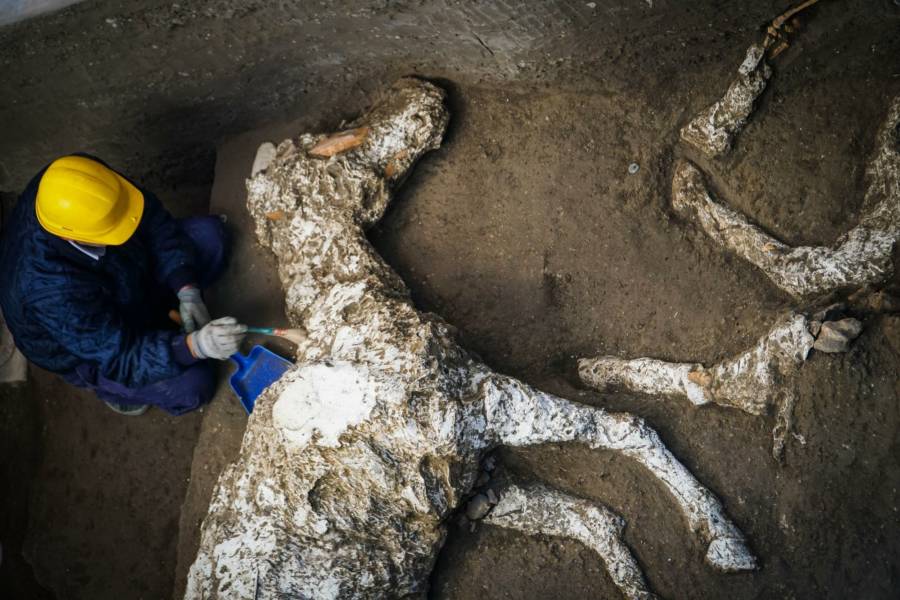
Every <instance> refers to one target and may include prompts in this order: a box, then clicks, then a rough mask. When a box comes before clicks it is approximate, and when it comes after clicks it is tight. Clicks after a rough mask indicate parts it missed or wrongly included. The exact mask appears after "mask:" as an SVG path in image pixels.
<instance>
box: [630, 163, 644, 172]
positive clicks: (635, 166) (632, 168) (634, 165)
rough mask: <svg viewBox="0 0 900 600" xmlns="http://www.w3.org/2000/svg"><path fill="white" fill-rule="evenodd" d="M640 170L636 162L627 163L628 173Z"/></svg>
mask: <svg viewBox="0 0 900 600" xmlns="http://www.w3.org/2000/svg"><path fill="white" fill-rule="evenodd" d="M640 170H641V165H639V164H637V163H631V164H630V165H628V173H629V174H630V175H634V174H635V173H637V172H638V171H640Z"/></svg>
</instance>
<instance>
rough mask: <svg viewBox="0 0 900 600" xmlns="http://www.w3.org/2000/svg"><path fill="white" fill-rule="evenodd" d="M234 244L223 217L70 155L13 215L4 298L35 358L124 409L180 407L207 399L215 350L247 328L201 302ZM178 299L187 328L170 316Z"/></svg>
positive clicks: (4, 245) (44, 174)
mask: <svg viewBox="0 0 900 600" xmlns="http://www.w3.org/2000/svg"><path fill="white" fill-rule="evenodd" d="M225 253H226V243H225V232H224V228H223V224H222V221H221V220H220V219H219V218H218V217H215V216H206V217H194V218H189V219H182V220H176V219H174V218H173V217H172V216H171V215H170V214H169V213H168V212H167V211H166V210H165V209H164V208H163V206H162V204H161V203H160V202H159V200H158V199H157V198H156V196H154V195H153V194H152V193H150V192H148V191H146V190H143V189H140V188H138V187H137V186H135V185H134V184H133V183H131V182H130V181H129V180H127V179H126V178H124V177H123V176H121V175H120V174H119V173H117V172H115V171H113V170H112V169H110V168H109V167H108V166H107V165H106V164H105V163H103V162H102V161H100V160H98V159H95V158H93V157H89V156H86V155H73V156H65V157H62V158H60V159H57V160H56V161H54V162H53V163H51V164H50V165H49V166H48V167H46V168H45V169H43V170H42V171H41V172H40V173H38V174H37V175H36V176H35V177H34V178H33V179H32V180H31V182H30V183H29V184H28V187H27V188H26V189H25V191H24V192H23V194H22V195H21V196H20V198H19V201H18V204H17V205H16V207H15V208H14V210H13V211H12V215H11V217H10V219H9V220H8V221H7V222H6V223H5V224H4V229H3V232H2V235H0V308H2V310H3V315H4V318H5V320H6V323H7V326H8V327H9V330H10V331H11V332H12V334H13V337H14V338H15V341H16V345H17V346H18V348H19V349H20V350H21V351H22V353H23V354H24V355H25V356H26V357H27V358H28V359H29V360H31V361H32V362H33V363H35V364H36V365H38V366H40V367H42V368H44V369H47V370H48V371H52V372H54V373H58V374H60V375H62V376H63V377H64V378H65V379H66V380H67V381H69V382H70V383H73V384H75V385H77V386H80V387H85V388H89V389H92V390H94V392H95V393H96V394H97V396H98V397H100V398H101V399H102V400H104V401H105V402H106V403H107V404H108V405H109V406H110V407H111V408H113V409H114V410H116V411H118V412H121V413H123V414H134V415H136V414H141V413H143V412H144V411H145V410H146V409H147V406H148V405H156V406H159V407H160V408H162V409H164V410H166V411H167V412H169V413H170V414H174V415H178V414H182V413H185V412H188V411H191V410H194V409H196V408H198V407H199V406H201V405H202V404H204V403H206V402H207V401H209V399H210V398H211V397H212V395H213V393H214V391H215V373H214V369H213V367H212V365H211V364H209V361H207V360H205V359H210V358H212V359H219V360H224V359H226V358H227V357H228V356H230V355H231V354H233V353H234V352H236V351H237V349H238V346H239V345H240V343H241V340H242V339H243V336H244V333H245V332H246V327H245V326H244V325H241V324H239V323H238V322H237V321H236V320H235V319H233V318H231V317H225V318H222V319H217V320H215V321H210V317H209V312H208V311H207V308H206V305H205V304H204V302H203V297H202V294H201V289H202V288H203V287H205V286H207V285H209V284H210V283H211V282H212V281H213V280H214V279H215V278H216V277H218V276H219V275H220V274H221V271H222V270H223V268H224V264H225ZM176 307H177V308H178V312H179V313H180V316H181V320H182V322H183V324H184V332H182V331H181V330H180V329H179V328H178V327H177V326H176V325H175V324H174V323H173V322H172V321H171V319H169V317H168V314H169V311H170V309H174V308H176Z"/></svg>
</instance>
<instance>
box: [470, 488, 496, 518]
mask: <svg viewBox="0 0 900 600" xmlns="http://www.w3.org/2000/svg"><path fill="white" fill-rule="evenodd" d="M490 511H491V503H490V501H489V500H488V498H487V496H485V495H484V494H478V495H477V496H475V497H473V498H472V499H471V500H469V504H468V506H466V516H467V517H469V519H470V520H472V521H478V520H479V519H483V518H484V517H485V515H487V514H488V513H489V512H490Z"/></svg>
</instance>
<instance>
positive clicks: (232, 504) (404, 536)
mask: <svg viewBox="0 0 900 600" xmlns="http://www.w3.org/2000/svg"><path fill="white" fill-rule="evenodd" d="M443 99H444V94H443V91H442V90H440V89H439V88H437V87H436V86H434V85H431V84H429V83H426V82H422V81H419V80H416V79H404V80H401V81H400V82H398V83H397V84H395V85H394V86H393V87H392V88H391V90H389V92H388V93H387V95H386V96H385V98H384V100H383V101H382V102H381V103H379V104H378V105H376V106H375V107H374V108H373V109H372V110H370V111H369V112H368V113H367V114H366V115H364V116H363V117H362V118H361V119H360V120H359V121H358V122H357V123H354V124H351V127H363V126H365V127H368V128H369V129H368V131H369V133H368V137H367V138H366V139H365V141H364V142H363V143H362V144H361V145H360V146H358V147H356V148H353V149H351V150H349V151H346V152H344V153H341V154H338V155H336V156H333V157H331V158H328V159H318V158H313V157H311V156H309V155H308V153H307V151H308V150H309V149H310V148H312V147H313V146H314V145H315V144H317V143H319V142H321V141H322V140H323V139H324V138H325V137H326V136H323V135H308V134H307V135H301V136H299V137H298V138H296V139H294V140H287V141H285V142H282V143H281V144H279V145H278V146H277V148H276V150H275V152H274V155H272V153H271V149H268V148H266V149H264V150H263V152H264V153H265V155H264V156H263V157H262V158H261V159H260V160H259V161H258V162H257V165H256V167H255V168H254V171H255V174H254V175H253V177H251V179H250V180H248V182H247V188H248V200H247V205H248V209H249V211H250V213H251V215H252V216H253V219H254V221H255V223H256V232H257V236H258V238H259V240H260V242H261V243H262V244H263V245H264V246H266V247H268V248H269V249H271V250H272V252H273V253H274V254H275V257H276V259H277V263H278V271H279V277H280V279H281V282H282V286H283V288H284V290H285V296H286V304H287V309H288V316H289V319H290V321H291V323H292V325H293V326H294V327H303V328H305V330H306V333H307V337H306V339H305V340H304V341H303V343H301V344H300V346H299V348H298V351H297V356H296V359H297V367H296V368H295V369H293V370H291V371H289V372H288V373H287V374H286V375H285V376H284V377H283V378H282V379H281V380H280V381H279V382H277V383H276V384H275V385H273V386H272V387H270V388H269V389H268V390H267V391H266V392H265V393H264V394H263V395H262V396H261V397H260V398H259V399H258V401H257V404H256V408H255V410H254V412H253V414H252V415H251V416H250V419H249V422H248V426H247V431H246V434H245V437H244V440H243V444H242V448H241V453H240V456H239V458H238V460H237V461H236V462H235V463H234V464H233V465H231V466H230V467H229V468H228V469H226V471H225V472H224V473H223V474H222V476H221V477H220V479H219V482H218V485H217V487H216V491H215V493H214V495H213V498H212V501H211V503H210V507H209V512H208V514H207V517H206V519H205V520H204V522H203V526H202V530H201V541H200V549H199V551H198V554H197V558H196V560H195V562H194V564H193V565H192V567H191V570H190V573H189V578H188V585H187V591H186V597H187V598H203V599H211V598H253V599H255V600H260V599H269V598H272V599H274V598H279V599H281V598H317V599H320V598H342V599H343V598H419V597H424V596H425V594H426V591H427V582H428V576H429V573H430V572H431V569H432V567H433V565H434V561H435V559H436V556H437V553H438V550H439V549H440V547H441V545H442V543H443V540H444V536H445V522H446V519H447V517H448V516H449V515H450V514H451V512H452V511H454V510H455V509H456V508H457V507H458V506H460V504H461V503H462V502H463V501H464V500H465V498H466V497H467V495H468V494H470V492H471V491H472V488H473V486H474V483H475V481H476V479H477V476H478V474H479V469H480V463H481V460H482V459H483V458H484V456H485V455H486V454H487V453H488V452H490V451H491V450H493V449H495V448H496V447H498V446H499V445H504V444H505V445H517V446H522V445H532V444H540V443H544V442H566V441H571V442H579V443H584V444H587V445H589V446H590V447H592V448H605V449H608V450H611V451H615V452H621V453H623V454H625V455H626V456H629V457H631V458H633V459H634V460H636V461H638V462H639V463H640V464H642V465H643V466H644V467H645V468H646V470H647V472H648V473H649V474H650V475H652V476H654V477H656V478H657V479H659V480H660V481H661V482H662V483H663V484H664V486H665V488H666V489H667V490H668V491H670V492H671V496H672V500H673V501H674V502H675V503H676V504H677V506H678V508H679V509H680V511H681V512H682V513H683V514H684V515H685V517H686V519H687V522H688V524H689V526H690V528H691V530H692V531H693V532H694V533H695V535H696V536H697V538H698V539H699V540H700V542H701V543H702V544H703V547H704V551H705V552H706V557H707V561H708V562H709V563H710V564H711V565H712V566H713V567H715V568H717V569H720V570H723V571H734V570H748V569H753V568H755V566H756V563H755V559H754V557H753V555H752V554H751V553H750V551H749V549H748V548H747V546H746V543H745V542H744V538H743V536H742V535H741V533H740V531H738V529H737V528H736V527H735V526H734V525H733V524H732V522H731V521H730V520H729V518H728V517H727V515H726V514H725V512H724V509H723V507H722V504H721V503H720V502H719V500H718V499H717V498H716V497H715V496H714V495H713V494H712V493H711V492H710V491H709V490H707V489H706V488H705V487H704V486H703V485H702V484H700V483H699V482H698V481H697V479H696V478H695V477H694V476H693V475H692V474H691V473H690V472H689V471H688V470H687V469H686V468H685V467H684V466H683V465H682V464H681V463H679V462H678V460H677V459H676V458H675V457H674V456H673V455H672V454H671V453H670V452H669V451H668V449H666V447H665V446H664V445H663V443H662V441H661V440H660V439H659V436H658V435H657V434H656V432H655V431H653V430H652V429H651V428H649V427H648V426H647V425H646V424H645V423H644V422H643V421H642V420H640V419H638V418H636V417H634V416H632V415H627V414H612V413H607V412H606V411H604V410H601V409H598V408H593V407H590V406H586V405H581V404H576V403H573V402H569V401H567V400H564V399H562V398H558V397H555V396H552V395H549V394H544V393H542V392H540V391H538V390H535V389H533V388H531V387H529V386H527V385H525V384H523V383H521V382H519V381H517V380H515V379H512V378H509V377H505V376H502V375H499V374H496V373H494V372H493V371H491V370H490V369H489V368H488V367H486V366H485V365H483V364H481V363H479V362H478V361H477V360H475V359H474V358H473V357H472V356H471V355H470V354H468V353H467V352H466V351H465V350H463V349H462V348H460V347H459V346H458V345H457V344H456V342H455V340H454V337H453V331H452V329H451V328H450V327H449V326H448V325H447V324H446V323H444V322H443V321H442V320H440V319H439V318H438V317H437V316H435V315H432V314H428V313H422V312H419V311H417V310H416V309H415V307H414V306H413V305H412V303H411V301H410V299H409V294H408V291H407V289H406V287H405V285H404V284H403V282H402V281H401V280H400V278H399V277H398V276H397V275H396V274H395V273H394V272H393V271H392V270H391V269H390V268H389V267H388V266H387V265H386V264H385V263H384V262H383V260H382V259H381V258H380V257H379V256H378V255H377V254H376V253H375V251H374V250H373V248H372V247H371V245H370V244H369V243H368V241H367V240H366V238H365V235H364V229H365V228H366V227H368V226H370V225H372V224H373V223H374V222H376V221H377V220H378V219H379V218H380V217H381V215H382V214H383V212H384V210H385V209H386V207H387V204H388V201H389V200H390V197H391V193H392V191H393V190H394V189H395V188H396V186H397V185H398V184H399V183H400V182H401V181H402V180H403V178H404V177H405V176H406V174H407V172H408V171H409V169H410V168H411V167H412V165H413V164H414V163H415V162H416V160H418V159H419V158H420V157H421V156H422V155H423V154H424V153H425V152H427V151H428V150H431V149H434V148H437V147H438V145H439V144H440V141H441V138H442V136H443V133H444V130H445V128H446V124H447V120H448V114H447V110H446V108H445V106H444V102H443ZM545 489H546V488H533V489H532V491H531V492H529V495H528V498H529V503H530V505H531V506H533V507H535V508H534V510H535V516H534V519H535V521H536V522H537V521H545V519H542V517H541V515H542V514H544V512H541V511H546V508H547V507H549V506H553V505H556V506H559V507H561V508H564V509H566V510H571V511H574V512H573V514H572V515H569V516H566V515H559V516H560V517H563V516H565V517H566V518H568V519H569V520H568V521H567V523H569V525H566V526H564V525H557V526H556V528H555V529H553V531H555V532H557V533H558V534H559V535H566V536H570V537H573V538H575V539H578V540H580V541H582V542H583V543H585V544H587V545H588V546H589V547H592V548H594V549H595V550H597V551H598V552H599V553H600V555H601V557H602V558H603V559H604V560H605V561H606V562H607V565H608V566H609V567H610V568H612V569H613V570H614V571H615V572H616V573H619V572H620V570H621V576H617V575H614V580H615V581H617V582H618V583H619V585H621V586H622V589H623V591H625V593H626V594H631V597H641V596H636V595H635V594H637V593H639V592H640V588H639V587H635V586H637V585H638V584H637V583H636V582H637V581H638V580H639V572H637V571H636V569H637V567H636V565H635V564H634V563H633V560H632V561H631V563H628V561H627V560H626V558H625V556H626V554H627V549H625V548H624V546H622V544H621V541H620V540H619V538H618V537H616V536H613V535H612V534H613V533H617V532H618V531H620V529H621V528H620V527H619V528H618V529H616V528H615V527H613V525H615V523H617V522H618V521H616V520H615V519H613V517H612V516H610V515H611V513H608V511H606V509H603V508H602V507H597V506H596V505H593V504H592V503H590V502H589V501H587V500H580V499H574V498H569V497H568V496H565V495H564V494H562V493H560V492H551V491H546V492H542V491H541V490H545ZM522 493H524V492H522ZM516 498H521V496H516V495H515V493H513V496H512V497H510V498H506V497H504V498H501V500H500V504H501V505H503V503H504V502H507V503H510V502H514V501H516ZM554 503H555V504H554ZM590 506H594V509H593V510H589V507H590ZM526 518H527V517H526ZM493 519H494V520H493V522H494V523H495V524H498V525H506V526H509V527H514V528H517V529H521V530H523V531H529V532H534V533H540V532H550V529H552V528H553V525H552V524H551V523H546V524H543V525H541V524H536V525H531V526H530V525H527V524H526V521H522V520H518V521H514V520H509V519H508V520H506V521H503V519H501V517H500V515H498V516H497V517H494V518H493ZM579 523H581V524H583V525H584V526H585V527H588V528H589V529H590V530H589V531H586V532H585V531H582V530H579V531H575V530H574V529H573V528H575V527H576V526H577V525H578V524H579ZM591 528H596V529H595V530H593V529H591ZM551 533H552V532H551ZM623 569H624V570H623ZM636 573H637V574H636ZM641 593H643V592H641Z"/></svg>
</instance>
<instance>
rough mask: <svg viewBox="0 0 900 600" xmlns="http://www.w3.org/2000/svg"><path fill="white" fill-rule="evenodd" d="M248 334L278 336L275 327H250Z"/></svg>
mask: <svg viewBox="0 0 900 600" xmlns="http://www.w3.org/2000/svg"><path fill="white" fill-rule="evenodd" d="M247 333H261V334H263V335H278V334H277V333H276V329H275V328H274V327H248V328H247Z"/></svg>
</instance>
